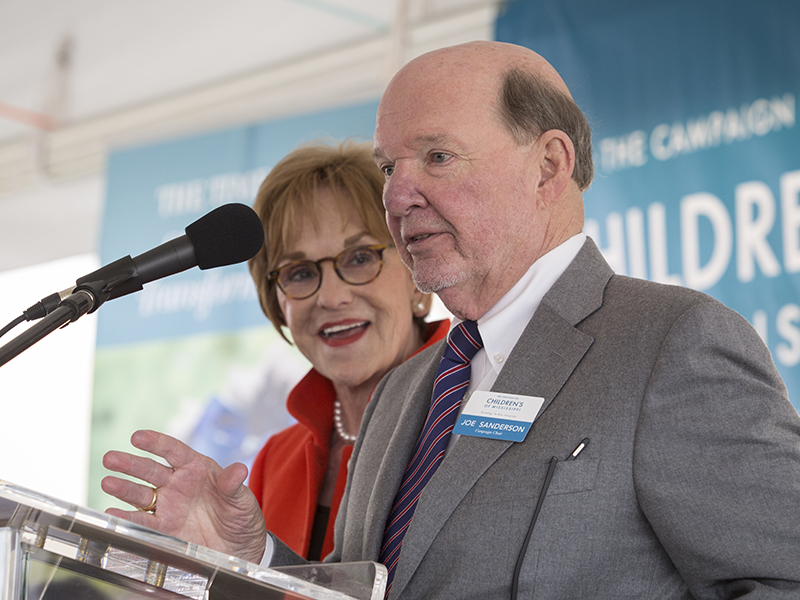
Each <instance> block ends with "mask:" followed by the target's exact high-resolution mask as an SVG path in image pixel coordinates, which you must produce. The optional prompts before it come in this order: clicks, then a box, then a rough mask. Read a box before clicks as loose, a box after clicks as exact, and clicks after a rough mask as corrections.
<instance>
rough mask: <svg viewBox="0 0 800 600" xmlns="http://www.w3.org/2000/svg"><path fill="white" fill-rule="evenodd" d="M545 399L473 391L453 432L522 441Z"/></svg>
mask: <svg viewBox="0 0 800 600" xmlns="http://www.w3.org/2000/svg"><path fill="white" fill-rule="evenodd" d="M542 404H544V398H538V397H536V396H517V395H515V394H502V393H498V392H481V391H478V392H473V394H472V395H471V396H470V397H469V400H468V401H467V405H466V406H465V407H464V412H462V413H461V416H459V417H458V421H456V426H455V427H454V428H453V433H456V434H458V435H471V436H475V437H485V438H491V439H493V440H508V441H512V442H521V441H522V440H524V439H525V436H526V435H528V431H530V428H531V425H532V424H533V420H534V419H535V418H536V415H537V414H538V413H539V409H540V408H542Z"/></svg>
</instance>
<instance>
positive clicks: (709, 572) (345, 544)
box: [276, 240, 800, 600]
mask: <svg viewBox="0 0 800 600" xmlns="http://www.w3.org/2000/svg"><path fill="white" fill-rule="evenodd" d="M441 353H442V345H441V344H437V345H436V346H434V347H433V348H431V349H429V350H428V351H426V352H423V353H421V354H419V355H417V356H415V357H414V358H412V359H411V360H409V361H408V362H406V363H405V364H403V365H401V366H400V367H398V368H397V369H395V370H394V371H393V372H391V373H390V374H388V375H387V376H386V377H385V378H384V380H383V381H382V382H381V383H380V384H379V386H378V388H377V389H376V390H375V393H374V396H373V400H372V401H371V403H370V405H369V407H368V409H367V412H366V414H365V417H364V420H363V423H362V430H361V434H360V436H359V440H358V442H357V443H356V446H355V450H354V453H353V457H352V461H351V469H350V475H349V481H348V486H347V490H346V492H345V497H344V499H343V501H342V505H341V508H340V512H339V517H338V519H337V523H336V538H335V539H336V549H335V550H334V552H333V554H332V555H331V556H330V557H328V559H327V560H333V561H348V562H349V561H359V560H377V557H378V553H379V550H380V545H381V540H382V536H383V531H384V527H385V523H386V518H387V515H388V513H389V511H390V509H391V505H392V502H393V499H394V496H395V493H396V490H397V488H398V486H399V484H400V480H401V478H402V476H403V471H404V469H405V467H406V464H407V463H408V460H409V458H410V455H411V453H412V450H413V448H414V445H415V443H416V440H417V436H418V435H419V432H420V431H421V429H422V426H423V423H424V420H425V416H426V413H427V409H428V404H429V401H430V393H431V387H432V381H433V378H434V374H435V372H436V368H437V365H438V362H439V358H440V356H441ZM493 389H494V390H495V391H499V392H508V393H512V394H525V395H530V396H540V397H543V398H544V399H545V402H544V405H543V407H542V409H541V410H540V412H539V415H538V416H537V418H536V420H535V421H534V425H533V427H532V429H531V430H530V432H529V433H528V436H527V437H526V439H525V440H524V441H523V442H521V443H514V442H504V441H497V440H490V439H483V438H474V437H466V436H462V437H460V438H459V439H458V440H457V441H456V443H455V444H454V445H453V447H452V448H451V450H450V452H449V453H448V454H447V456H446V457H445V460H444V462H443V463H442V465H441V467H440V468H439V470H438V471H437V472H436V474H435V475H434V477H433V478H432V480H431V481H430V483H429V484H428V486H427V487H426V488H425V490H424V492H423V494H422V496H421V498H420V501H419V504H418V506H417V509H416V513H415V515H414V519H413V521H412V523H411V526H410V527H409V530H408V532H407V534H406V536H405V540H404V543H403V549H402V553H401V557H400V561H399V564H398V568H397V572H396V575H395V579H394V584H393V587H392V593H391V598H403V599H404V600H411V599H420V600H422V599H428V600H430V599H434V598H442V599H445V598H446V599H467V598H470V599H472V598H474V599H476V600H478V599H480V600H486V599H489V598H508V597H509V590H510V586H511V581H512V577H513V572H514V566H515V563H516V561H517V557H518V556H519V554H520V551H521V548H522V545H523V540H524V538H525V534H526V532H527V529H528V525H529V523H530V522H531V517H532V514H533V511H534V507H535V505H536V502H537V499H538V497H539V494H540V491H541V489H542V483H543V480H544V478H545V473H546V471H547V464H548V461H549V460H550V458H551V457H552V456H556V457H557V458H558V459H560V460H559V462H558V463H557V466H556V471H555V475H554V477H553V480H552V482H551V484H550V486H549V491H548V492H547V494H546V497H545V499H544V503H543V507H542V512H541V514H540V515H539V518H538V521H537V522H536V526H535V529H534V531H533V535H532V537H531V540H530V544H529V546H528V548H527V552H526V553H525V556H524V563H523V566H522V571H521V575H520V579H519V597H520V598H534V599H540V598H545V599H565V600H567V599H569V600H573V599H577V598H581V599H583V598H599V599H612V598H613V599H621V598H631V599H633V598H635V599H637V600H645V599H651V598H652V599H656V598H657V599H679V598H698V599H700V598H709V599H710V598H715V599H716V598H734V597H736V598H738V597H740V596H746V597H748V598H751V597H752V598H790V597H791V598H798V597H800V418H798V415H797V412H796V411H795V409H794V408H793V407H792V406H791V404H790V403H789V401H788V398H787V396H786V390H785V387H784V385H783V383H782V381H781V379H780V377H779V375H778V373H777V371H776V370H775V367H774V365H773V363H772V360H771V357H770V355H769V352H768V351H767V349H766V348H765V347H764V344H763V343H762V341H761V340H760V338H759V337H758V336H757V334H756V333H755V332H754V331H753V329H752V328H751V327H750V326H749V325H748V324H747V323H746V321H744V319H742V318H741V317H740V316H739V315H737V314H736V313H734V312H733V311H731V310H729V309H727V308H725V307H724V306H723V305H722V304H720V303H719V302H717V301H715V300H713V299H712V298H710V297H708V296H706V295H704V294H701V293H698V292H694V291H691V290H687V289H685V288H680V287H676V286H665V285H658V284H654V283H651V282H646V281H641V280H636V279H631V278H627V277H621V276H616V275H614V274H613V272H612V271H611V269H610V267H609V266H608V265H607V263H606V262H605V261H604V260H603V258H602V256H601V254H600V252H599V251H598V250H597V248H596V246H595V245H594V243H593V242H592V241H591V240H589V241H587V243H586V244H585V246H584V247H583V248H582V250H581V251H580V253H579V254H578V256H577V257H576V259H575V260H574V261H573V263H572V264H571V265H570V266H569V267H568V269H567V270H566V272H565V273H564V274H563V276H562V277H561V278H560V279H559V280H558V281H557V282H556V284H555V285H554V286H553V288H552V289H551V290H550V291H549V292H548V293H547V295H546V296H545V297H544V299H543V301H542V303H541V305H540V307H539V309H538V310H537V311H536V313H535V314H534V316H533V318H532V319H531V321H530V323H529V324H528V326H527V327H526V328H525V331H524V333H523V334H522V337H521V338H520V340H519V342H518V343H517V345H516V347H515V348H514V350H513V352H512V353H511V355H510V356H509V358H508V360H507V363H506V365H505V367H504V368H503V371H502V372H501V374H500V376H499V377H498V379H497V382H496V384H495V386H494V388H493ZM584 437H588V438H590V440H591V442H590V444H589V445H588V447H587V448H586V450H585V451H584V452H583V453H582V454H581V455H580V456H579V457H578V459H577V460H574V461H570V462H565V461H564V459H565V458H566V457H567V456H568V455H569V453H570V452H571V451H572V450H573V449H574V448H575V447H576V446H577V444H578V443H579V442H580V441H581V439H583V438H584ZM283 550H284V549H282V548H280V546H279V548H278V550H277V553H276V557H277V560H278V561H280V560H286V556H285V555H283V558H281V557H282V554H283ZM748 594H749V595H748Z"/></svg>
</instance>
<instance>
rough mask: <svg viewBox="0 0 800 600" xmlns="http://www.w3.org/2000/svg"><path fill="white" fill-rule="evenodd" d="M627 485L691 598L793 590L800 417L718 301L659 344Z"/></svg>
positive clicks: (759, 348)
mask: <svg viewBox="0 0 800 600" xmlns="http://www.w3.org/2000/svg"><path fill="white" fill-rule="evenodd" d="M634 481H635V486H636V492H637V497H638V500H639V503H640V506H641V509H642V511H643V512H644V513H645V515H646V517H647V519H648V521H649V522H650V524H651V526H652V527H653V530H654V531H655V534H656V535H657V536H658V538H659V540H660V541H661V543H662V545H663V546H664V548H665V549H666V550H667V552H668V553H669V555H670V558H671V559H672V561H673V563H674V564H675V566H676V568H677V569H678V571H679V572H680V573H681V575H682V576H683V578H684V580H685V581H686V583H687V584H688V586H689V589H690V591H691V593H692V594H693V596H694V597H696V598H698V599H705V598H709V599H711V598H714V599H717V598H739V597H745V598H756V597H757V598H789V597H798V596H797V595H798V594H800V418H799V417H798V414H797V411H796V410H795V409H794V407H793V406H792V405H791V404H790V402H789V400H788V397H787V393H786V389H785V386H784V385H783V382H782V381H781V378H780V376H779V375H778V373H777V370H776V369H775V366H774V364H773V362H772V359H771V357H770V355H769V351H768V350H767V349H766V347H765V346H764V344H763V342H762V341H761V339H760V338H759V337H758V335H757V334H756V333H755V331H754V330H753V329H752V328H751V327H750V325H749V324H748V323H747V322H746V321H745V320H744V319H743V318H742V317H740V316H739V315H738V314H736V313H734V312H733V311H731V310H729V309H727V308H725V307H724V306H722V305H721V304H719V303H717V302H713V301H712V302H704V303H701V304H698V305H695V306H693V307H692V308H690V309H689V310H687V311H686V312H685V313H684V314H683V315H682V316H681V317H680V318H679V319H677V321H676V322H675V324H674V326H673V327H672V329H671V331H670V333H669V334H668V335H667V337H666V338H665V340H664V343H663V347H662V349H661V352H660V354H659V358H658V361H657V363H656V365H655V368H654V370H653V373H652V376H651V379H650V381H649V384H648V387H647V392H646V396H645V398H644V400H643V405H642V411H641V415H640V419H639V423H638V428H637V435H636V443H635V447H634Z"/></svg>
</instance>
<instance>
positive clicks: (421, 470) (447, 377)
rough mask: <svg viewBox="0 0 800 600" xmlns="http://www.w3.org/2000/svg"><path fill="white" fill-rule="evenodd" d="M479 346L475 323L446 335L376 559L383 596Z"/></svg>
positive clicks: (441, 456) (450, 428) (441, 452)
mask: <svg viewBox="0 0 800 600" xmlns="http://www.w3.org/2000/svg"><path fill="white" fill-rule="evenodd" d="M482 346H483V341H482V340H481V335H480V333H478V324H477V323H476V322H475V321H464V322H463V323H459V324H458V325H457V326H456V327H454V328H453V330H452V331H451V332H450V337H449V338H448V340H447V345H446V346H445V349H444V355H443V356H442V360H441V362H440V363H439V369H438V370H437V371H436V380H435V381H434V383H433V394H432V395H431V406H430V409H429V411H428V418H427V419H426V420H425V427H423V429H422V434H421V435H420V438H419V440H418V441H417V447H416V448H415V450H414V457H413V458H412V459H411V462H410V463H409V465H408V467H407V468H406V472H405V475H403V481H402V483H401V484H400V489H399V490H398V491H397V496H395V499H394V505H393V506H392V512H391V513H389V518H388V519H387V522H386V531H385V532H384V534H383V547H382V548H381V552H380V556H379V558H378V560H379V561H380V562H381V563H383V564H384V565H386V569H387V571H388V580H387V583H386V595H387V596H388V595H389V590H390V589H391V587H392V580H393V579H394V572H395V569H396V567H397V561H398V559H399V558H400V547H401V545H402V543H403V536H405V533H406V530H407V529H408V526H409V524H410V523H411V518H412V517H413V516H414V510H415V509H416V506H417V500H419V496H420V494H421V493H422V490H423V488H424V487H425V485H426V484H427V483H428V481H429V480H430V478H431V477H432V476H433V474H434V473H435V472H436V469H437V468H438V467H439V464H440V463H441V462H442V460H443V459H444V453H445V450H446V449H447V442H448V440H449V439H450V433H451V432H452V431H453V427H454V425H455V422H456V417H457V416H458V407H459V405H460V404H461V399H462V398H463V397H464V392H465V391H466V390H467V387H468V386H469V377H470V361H471V360H472V357H473V356H475V353H476V352H477V351H478V350H480V348H481V347H482Z"/></svg>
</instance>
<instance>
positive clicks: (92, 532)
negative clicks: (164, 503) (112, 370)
mask: <svg viewBox="0 0 800 600" xmlns="http://www.w3.org/2000/svg"><path fill="white" fill-rule="evenodd" d="M385 586H386V569H385V567H384V566H383V565H381V564H378V563H373V562H358V563H342V564H330V565H328V564H312V565H304V566H296V567H279V568H274V569H265V568H262V567H259V566H258V565H254V564H252V563H248V562H245V561H242V560H239V559H237V558H235V557H232V556H228V555H226V554H221V553H219V552H215V551H213V550H209V549H208V548H204V547H202V546H197V545H196V544H191V543H188V542H184V541H182V540H179V539H176V538H173V537H169V536H165V535H163V534H160V533H158V532H156V531H153V530H152V529H147V528H145V527H139V526H137V525H134V524H133V523H129V522H127V521H125V520H122V519H116V518H114V517H111V516H109V515H106V514H104V513H100V512H97V511H93V510H90V509H88V508H83V507H80V506H76V505H74V504H69V503H66V502H62V501H60V500H56V499H54V498H50V497H48V496H45V495H42V494H38V493H36V492H33V491H31V490H27V489H25V488H22V487H19V486H16V485H13V484H10V483H8V482H4V481H2V480H0V600H34V599H35V600H65V599H67V598H69V599H81V600H84V599H85V600H106V599H109V600H110V599H113V600H138V599H141V598H148V599H156V600H162V599H165V600H166V599H169V600H186V599H187V598H191V599H193V600H249V599H251V598H252V599H257V600H272V599H278V598H281V599H284V598H285V599H287V600H288V599H304V598H305V599H309V598H311V599H316V600H354V599H355V600H382V598H383V593H384V588H385Z"/></svg>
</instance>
